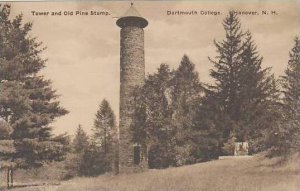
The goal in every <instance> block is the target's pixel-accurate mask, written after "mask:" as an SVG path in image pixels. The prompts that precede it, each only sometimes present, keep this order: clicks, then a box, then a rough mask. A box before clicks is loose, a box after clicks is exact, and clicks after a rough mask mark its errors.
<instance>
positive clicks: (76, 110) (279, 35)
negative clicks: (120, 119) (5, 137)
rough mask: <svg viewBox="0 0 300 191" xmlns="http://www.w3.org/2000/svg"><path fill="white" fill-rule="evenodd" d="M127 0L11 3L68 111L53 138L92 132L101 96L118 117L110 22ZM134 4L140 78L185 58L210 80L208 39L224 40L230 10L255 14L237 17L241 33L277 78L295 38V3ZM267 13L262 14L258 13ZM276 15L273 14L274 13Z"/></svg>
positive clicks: (298, 6) (115, 45)
mask: <svg viewBox="0 0 300 191" xmlns="http://www.w3.org/2000/svg"><path fill="white" fill-rule="evenodd" d="M129 6H130V2H129V1H128V2H126V1H123V2H120V1H119V2H116V1H115V2H90V3H87V2H80V1H79V2H78V3H75V2H60V3H59V2H56V3H53V2H52V3H51V2H31V3H30V2H27V3H13V4H12V15H16V14H19V13H21V12H22V13H23V15H24V20H25V21H31V22H33V30H32V33H31V35H32V36H36V37H38V40H39V41H42V42H43V43H44V45H45V46H47V50H46V51H45V52H44V53H43V54H42V56H43V57H44V58H48V62H47V65H46V68H45V69H44V70H43V71H42V72H41V74H42V75H44V76H45V77H46V78H47V79H51V80H52V81H53V87H54V88H55V89H56V90H57V92H58V94H60V95H61V97H60V98H59V100H60V101H61V104H62V106H64V107H65V108H66V109H67V110H69V111H70V113H69V114H68V115H66V116H64V117H61V118H59V119H57V120H56V122H55V123H54V124H53V126H54V127H55V129H54V132H55V133H63V132H69V133H70V134H74V132H75V130H76V127H77V126H78V124H82V126H83V128H84V130H86V131H87V132H88V133H90V132H91V131H90V130H91V128H92V126H93V120H94V116H95V113H96V111H97V109H98V105H99V103H100V102H101V101H102V99H104V98H105V99H107V100H108V101H109V102H110V103H111V105H112V108H113V110H114V112H115V114H116V115H117V116H118V111H119V106H118V104H119V85H120V83H119V64H120V63H119V48H120V44H119V30H120V29H119V28H118V27H117V26H116V24H115V22H116V18H114V17H119V16H121V15H122V14H123V13H124V12H125V11H126V10H127V9H128V8H129ZM134 6H135V7H136V9H137V10H138V11H139V12H140V14H141V15H142V16H144V17H145V18H146V19H147V20H148V21H149V25H148V27H146V29H145V60H146V61H145V62H146V74H147V73H153V72H154V71H156V69H157V67H158V66H159V65H160V64H161V63H167V64H169V65H170V66H171V67H172V68H176V67H177V66H178V65H179V63H180V60H181V58H182V56H183V55H184V54H187V55H188V56H189V57H190V59H191V60H192V61H193V63H194V64H195V65H196V69H197V71H198V72H199V76H200V80H201V81H202V82H210V81H211V79H210V77H209V69H210V68H211V67H212V64H211V63H210V62H209V61H208V58H207V57H208V56H210V57H213V56H214V55H215V54H216V53H215V51H216V50H215V47H214V45H213V40H214V39H216V40H218V41H219V40H222V39H223V38H224V30H223V27H222V20H223V19H224V17H225V16H226V14H227V12H228V11H229V10H237V11H257V12H258V13H259V15H256V16H249V15H248V16H245V15H244V16H240V20H241V23H242V28H243V29H244V30H248V29H249V30H250V31H251V32H252V34H253V37H254V40H255V42H256V44H257V46H258V50H259V52H260V54H261V55H262V56H263V57H264V61H263V66H264V67H266V66H272V67H273V70H272V71H273V72H274V73H275V74H276V76H279V75H281V74H283V71H284V69H285V68H286V65H287V61H288V52H289V50H290V49H291V48H292V46H293V39H294V37H295V36H296V35H297V34H299V33H300V25H299V23H300V3H299V1H289V2H285V3H283V2H280V1H277V2H273V3H272V2H266V1H252V2H251V3H241V2H238V1H227V2H221V1H212V2H208V1H182V2H180V1H176V2H174V1H173V2H172V1H155V2H150V1H143V2H142V1H137V2H134ZM177 10H179V11H192V10H193V11H198V15H186V16H178V15H167V11H177ZM264 10H265V11H267V12H269V13H270V14H269V15H262V14H261V11H264ZM32 11H39V12H47V11H49V12H50V13H49V14H51V12H53V11H56V12H59V11H62V13H63V12H64V11H74V13H75V11H88V12H89V13H90V11H98V12H100V11H107V12H109V13H110V15H109V16H94V15H88V16H82V15H81V16H80V15H77V16H76V15H73V16H70V15H67V16H63V15H62V16H51V15H48V16H35V15H33V14H32ZM200 11H220V13H221V15H218V16H212V15H210V16H207V15H201V14H200ZM271 11H276V13H277V15H272V14H271Z"/></svg>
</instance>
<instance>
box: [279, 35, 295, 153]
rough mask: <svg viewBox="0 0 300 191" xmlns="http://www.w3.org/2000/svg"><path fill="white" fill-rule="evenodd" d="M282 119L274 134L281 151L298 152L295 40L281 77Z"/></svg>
mask: <svg viewBox="0 0 300 191" xmlns="http://www.w3.org/2000/svg"><path fill="white" fill-rule="evenodd" d="M282 87H283V93H284V98H283V103H284V114H285V116H284V119H285V123H284V124H282V127H281V129H280V131H278V132H276V133H277V134H276V135H277V137H281V140H282V141H283V140H284V142H282V143H281V144H283V143H285V145H282V146H283V148H281V149H283V150H286V151H287V152H292V153H293V152H299V151H300V150H299V148H300V39H299V37H296V38H295V44H294V47H293V48H292V50H291V52H290V58H289V61H288V66H287V69H286V70H285V76H283V77H282Z"/></svg>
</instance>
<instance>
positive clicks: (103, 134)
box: [93, 99, 117, 171]
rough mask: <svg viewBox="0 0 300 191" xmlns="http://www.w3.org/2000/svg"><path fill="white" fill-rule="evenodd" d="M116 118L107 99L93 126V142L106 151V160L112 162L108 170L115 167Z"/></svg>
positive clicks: (102, 104) (99, 110)
mask: <svg viewBox="0 0 300 191" xmlns="http://www.w3.org/2000/svg"><path fill="white" fill-rule="evenodd" d="M116 133H117V132H116V119H115V115H114V112H113V110H112V109H111V107H110V105H109V103H108V101H107V100H105V99H104V100H103V101H102V102H101V104H100V105H99V109H98V111H97V113H96V118H95V121H94V128H93V142H94V143H95V144H96V146H97V147H100V148H101V150H102V152H103V153H104V155H105V157H104V159H105V161H107V162H108V163H110V164H109V165H108V166H107V171H110V170H111V169H112V167H113V164H114V163H113V162H114V157H115V149H116Z"/></svg>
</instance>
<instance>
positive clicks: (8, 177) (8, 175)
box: [7, 168, 10, 189]
mask: <svg viewBox="0 0 300 191" xmlns="http://www.w3.org/2000/svg"><path fill="white" fill-rule="evenodd" d="M9 179H10V169H9V168H7V188H8V189H9V182H10V180H9Z"/></svg>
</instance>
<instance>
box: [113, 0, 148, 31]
mask: <svg viewBox="0 0 300 191" xmlns="http://www.w3.org/2000/svg"><path fill="white" fill-rule="evenodd" d="M117 25H118V26H119V27H120V28H124V27H127V26H136V27H139V28H145V27H146V26H147V25H148V21H147V20H146V19H145V18H143V17H142V16H141V14H140V13H139V12H138V11H137V10H136V8H135V7H134V6H133V3H131V6H130V8H129V9H128V10H127V11H126V12H125V14H124V15H123V16H122V17H120V18H119V19H118V20H117Z"/></svg>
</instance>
